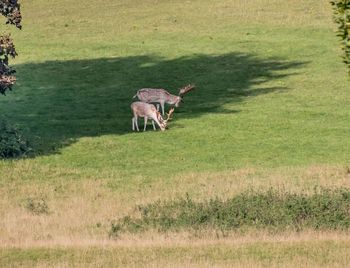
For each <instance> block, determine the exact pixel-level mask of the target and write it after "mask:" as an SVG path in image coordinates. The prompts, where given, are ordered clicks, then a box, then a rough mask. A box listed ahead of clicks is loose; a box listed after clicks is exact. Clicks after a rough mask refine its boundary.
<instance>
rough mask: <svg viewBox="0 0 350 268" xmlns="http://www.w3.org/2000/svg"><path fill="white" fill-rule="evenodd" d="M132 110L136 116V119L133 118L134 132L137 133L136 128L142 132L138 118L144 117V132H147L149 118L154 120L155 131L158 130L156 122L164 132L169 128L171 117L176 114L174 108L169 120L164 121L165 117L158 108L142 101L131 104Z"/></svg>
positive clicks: (169, 114)
mask: <svg viewBox="0 0 350 268" xmlns="http://www.w3.org/2000/svg"><path fill="white" fill-rule="evenodd" d="M131 110H132V112H133V114H134V117H133V118H132V130H133V131H135V127H136V130H137V131H140V130H139V126H138V122H137V119H138V117H143V118H144V120H145V123H144V127H143V131H146V126H147V120H148V118H150V119H152V125H153V129H154V130H156V127H155V125H154V122H156V123H157V125H158V126H159V128H160V129H161V130H162V131H164V130H165V129H166V127H167V123H168V121H169V120H170V119H171V115H172V114H173V112H174V108H172V109H171V110H170V112H169V113H168V114H167V116H168V118H167V119H165V120H164V119H163V117H162V116H161V115H160V113H159V112H158V110H157V108H156V107H155V106H154V105H153V104H149V103H145V102H141V101H136V102H133V103H132V104H131Z"/></svg>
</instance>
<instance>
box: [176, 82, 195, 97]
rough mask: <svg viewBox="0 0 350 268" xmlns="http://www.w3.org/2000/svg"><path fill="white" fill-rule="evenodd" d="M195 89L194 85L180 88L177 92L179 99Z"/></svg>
mask: <svg viewBox="0 0 350 268" xmlns="http://www.w3.org/2000/svg"><path fill="white" fill-rule="evenodd" d="M195 87H196V86H195V85H192V84H188V85H187V86H185V87H183V88H181V89H180V91H179V95H180V97H182V96H183V95H185V94H187V93H188V92H190V91H191V90H193V89H194V88H195Z"/></svg>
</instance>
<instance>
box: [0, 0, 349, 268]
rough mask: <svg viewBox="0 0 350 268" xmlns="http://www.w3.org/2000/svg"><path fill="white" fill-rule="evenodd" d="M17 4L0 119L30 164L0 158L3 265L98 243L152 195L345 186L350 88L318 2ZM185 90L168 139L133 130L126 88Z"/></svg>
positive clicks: (325, 10) (326, 8)
mask: <svg viewBox="0 0 350 268" xmlns="http://www.w3.org/2000/svg"><path fill="white" fill-rule="evenodd" d="M87 2H88V3H87ZM22 9H23V11H22V12H23V16H24V18H23V30H22V31H18V30H15V29H13V27H8V26H3V29H8V30H11V32H12V33H13V34H12V36H13V38H14V39H15V43H16V47H17V50H18V53H19V56H18V58H17V59H16V61H15V65H16V69H17V73H18V83H17V85H16V86H15V88H14V91H13V92H10V93H9V94H8V95H7V96H6V97H0V114H1V115H2V116H3V117H4V118H6V119H7V120H8V121H10V122H12V123H15V124H18V125H19V126H20V127H21V128H22V129H23V130H24V131H25V133H26V135H27V136H28V137H29V139H30V141H31V143H32V147H33V149H34V151H35V155H34V157H33V158H31V159H24V160H14V161H0V178H1V180H0V194H1V195H2V196H3V198H2V200H1V203H0V213H1V215H4V217H2V219H1V220H0V239H1V240H0V241H1V244H2V245H3V247H4V248H5V249H4V251H2V253H1V255H2V256H10V257H4V258H5V259H4V260H5V261H3V260H2V259H1V260H0V264H1V263H6V260H7V261H10V260H11V258H12V260H13V258H14V257H13V256H17V253H16V252H17V251H13V252H12V251H11V252H10V253H9V252H8V251H7V250H8V249H7V248H8V247H13V246H16V247H19V248H21V247H23V246H26V247H35V246H42V247H48V246H53V245H62V244H65V243H66V242H67V241H69V242H67V244H69V245H73V246H76V245H79V244H80V243H81V241H85V242H86V244H88V245H93V241H101V240H102V241H104V240H105V239H107V240H108V235H107V233H108V232H107V231H108V228H109V226H110V222H111V221H112V220H113V219H116V218H120V217H122V216H124V215H125V214H126V213H129V212H130V211H133V209H134V208H135V206H136V205H138V204H144V203H148V202H151V201H154V200H157V199H167V198H171V197H176V196H184V195H185V193H189V194H190V195H191V196H193V197H194V198H197V199H202V198H206V197H209V196H210V197H213V196H216V195H218V196H220V197H230V196H232V195H235V194H237V193H240V192H242V191H244V190H246V189H247V188H250V187H252V188H260V189H267V188H269V187H270V186H273V187H277V188H287V189H288V190H291V191H296V192H304V191H306V192H308V191H311V190H312V189H313V187H314V186H327V187H334V186H346V187H349V186H350V185H349V179H348V172H347V168H346V166H347V164H348V162H349V149H348V148H350V138H349V135H348V133H349V131H350V111H349V109H348V108H347V107H348V103H349V101H350V95H349V94H348V83H349V81H348V76H347V72H346V68H345V66H344V65H343V63H342V62H341V59H340V57H339V55H340V49H339V46H338V41H337V38H336V36H335V33H334V31H333V30H334V25H333V23H332V20H331V15H332V14H331V8H330V5H329V3H328V1H316V0H313V1H301V0H287V1H278V0H253V1H228V0H220V1H208V0H201V1H199V0H198V1H197V0H195V1H185V0H177V1H168V0H134V1H127V0H121V1H113V0H104V1H102V0H97V1H68V0H61V1H55V0H50V1H47V0H46V1H43V0H36V1H33V0H27V1H23V3H22ZM190 82H191V83H195V84H196V85H197V90H196V91H194V92H193V93H191V94H189V95H188V96H186V99H185V103H184V104H183V105H182V106H181V107H180V108H179V109H177V110H176V111H175V115H174V120H173V121H172V122H171V124H170V127H169V130H168V131H166V132H160V131H157V132H154V131H152V130H151V126H149V131H147V132H146V133H133V132H132V131H131V111H130V103H131V102H132V96H133V95H134V94H135V92H136V91H137V90H138V89H139V88H142V87H163V88H166V89H168V90H169V91H171V92H174V93H175V92H177V90H178V89H179V88H180V87H181V86H183V85H185V84H188V83H190ZM141 125H142V124H141ZM30 200H31V201H30ZM40 200H44V201H43V202H44V203H45V204H47V206H48V213H46V214H45V213H44V214H41V215H35V214H33V213H32V212H31V211H29V210H28V202H29V203H30V202H34V203H35V202H39V201H40ZM68 223H69V224H68ZM127 239H129V238H127ZM310 240H311V241H312V239H310ZM330 240H337V239H333V238H332V239H330ZM99 243H100V242H99ZM101 243H102V244H103V242H101ZM203 247H205V246H203ZM320 247H322V248H323V250H326V249H324V245H323V244H322V246H320ZM344 247H345V245H344ZM346 248H348V245H346ZM203 250H206V249H203ZM242 250H246V249H242ZM266 250H268V249H266ZM29 251H30V250H29ZM47 252H48V253H47V254H48V255H50V254H51V253H50V252H51V251H47ZM320 252H321V253H319V254H320V255H322V254H323V253H324V251H320ZM347 252H348V251H347ZM13 254H15V255H13ZM28 254H29V255H30V256H32V255H31V253H28ZM33 254H34V253H33ZM45 254H46V253H45ZM45 254H44V255H45ZM52 254H56V253H52ZM72 254H73V253H72ZM130 254H131V255H132V253H130ZM140 254H141V253H140ZM147 254H148V253H147ZM147 254H146V255H147ZM149 254H151V255H152V254H153V253H149ZM242 254H243V253H242ZM269 254H270V253H269ZM1 255H0V256H1ZM34 255H35V254H34ZM44 255H42V256H44ZM224 255H225V254H224ZM224 255H223V256H221V255H220V256H221V257H220V258H221V259H222V258H225V256H224ZM248 255H249V254H248ZM45 256H47V255H45ZM152 256H153V255H152ZM40 258H41V257H40ZM77 258H80V257H77ZM334 258H335V259H336V258H337V257H334ZM24 259H25V258H24ZM254 260H255V259H253V260H252V261H254ZM247 261H251V259H249V258H248V259H247ZM257 261H258V260H257ZM76 262H77V259H74V263H76ZM258 262H259V261H258ZM44 263H45V260H44ZM49 263H50V262H49ZM170 263H171V262H170ZM199 263H201V262H199ZM205 263H206V262H205ZM205 263H204V264H205ZM326 263H327V262H326ZM328 263H330V262H328ZM344 263H346V262H345V261H344ZM206 264H207V265H208V266H209V265H210V262H209V263H206ZM318 264H319V265H321V264H322V263H321V264H320V263H318ZM41 265H42V266H45V264H41ZM314 265H316V266H317V264H314ZM339 265H341V262H340V263H339Z"/></svg>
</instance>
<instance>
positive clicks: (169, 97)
mask: <svg viewBox="0 0 350 268" xmlns="http://www.w3.org/2000/svg"><path fill="white" fill-rule="evenodd" d="M194 88H195V86H194V85H191V84H189V85H187V86H185V87H183V88H181V89H180V91H179V96H176V95H173V94H170V93H169V92H168V91H166V90H165V89H162V88H142V89H140V90H138V91H137V93H136V95H135V96H134V97H133V98H136V97H138V99H139V100H140V101H142V102H146V103H157V110H159V105H158V103H159V104H160V106H161V108H162V115H163V116H164V104H165V103H167V104H170V105H174V106H175V107H179V105H180V103H181V102H182V101H183V97H184V95H185V94H187V93H188V92H190V91H191V90H193V89H194Z"/></svg>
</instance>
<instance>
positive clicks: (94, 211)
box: [0, 166, 350, 247]
mask: <svg viewBox="0 0 350 268" xmlns="http://www.w3.org/2000/svg"><path fill="white" fill-rule="evenodd" d="M59 172H60V173H61V174H64V173H65V172H64V171H62V170H60V171H59ZM69 172H70V171H69ZM66 173H68V172H66ZM15 176H16V175H15ZM99 176H101V179H98V178H97V179H85V180H72V179H69V178H68V179H64V178H63V177H62V178H58V179H52V180H45V181H40V180H39V181H38V180H32V181H29V180H22V181H20V180H12V179H11V177H9V179H5V178H4V180H2V184H1V185H0V195H1V196H2V198H1V200H0V214H1V215H2V217H1V219H0V245H2V246H3V247H12V246H18V247H30V246H34V245H47V246H49V245H55V246H57V245H87V246H89V245H97V244H102V245H103V244H106V243H107V244H110V243H112V244H114V243H115V242H111V241H110V240H109V239H108V230H109V228H110V223H111V221H112V220H113V219H118V218H120V217H122V216H125V215H126V214H128V213H132V212H133V210H134V209H135V206H136V205H138V204H146V203H149V202H152V201H155V200H158V199H162V200H164V199H171V198H176V197H183V196H185V194H186V193H188V194H189V195H190V196H191V197H193V198H194V199H204V198H205V199H207V198H210V197H216V196H219V197H222V198H228V197H232V196H234V195H236V194H238V193H241V192H242V191H245V190H247V189H250V188H251V189H260V190H263V189H269V188H270V187H273V188H280V189H283V190H288V191H292V192H300V191H302V192H304V193H312V192H313V189H314V187H327V188H332V187H350V175H349V174H348V173H347V169H346V168H345V167H336V166H313V167H308V168H279V169H273V170H271V169H269V170H267V169H260V170H258V169H253V168H246V169H241V170H236V171H226V172H219V173H210V172H205V173H196V174H194V173H189V174H186V173H185V174H181V175H179V176H175V177H173V178H171V179H167V178H160V179H154V180H153V181H150V182H148V183H145V182H144V181H143V180H142V179H141V178H140V179H134V181H133V182H132V184H131V185H130V186H129V187H121V188H120V187H119V185H118V183H117V182H118V181H119V180H120V179H121V178H113V176H111V175H107V176H106V174H99ZM102 178H104V179H103V180H102ZM141 182H142V184H141ZM28 198H29V199H31V200H41V199H43V200H44V201H45V202H46V204H47V206H48V213H47V214H46V213H43V214H40V215H37V214H35V213H33V212H32V211H31V210H30V209H28V208H26V201H27V200H28ZM152 237H153V238H152ZM154 237H156V239H158V238H157V237H158V234H151V235H150V239H151V240H152V239H154ZM186 237H187V238H191V237H192V238H195V237H193V235H191V234H181V235H178V237H177V241H181V239H184V240H185V241H187V240H186V239H185V238H186ZM213 237H215V234H213ZM125 239H127V240H128V239H131V240H132V239H136V240H140V241H143V240H144V239H146V237H145V236H142V237H139V238H137V237H134V238H132V237H131V236H130V235H129V236H126V238H125ZM159 239H161V238H159ZM146 240H147V239H146ZM161 240H162V239H161ZM161 240H160V241H161ZM171 241H174V240H173V239H171ZM124 242H125V241H124ZM124 242H122V243H124ZM186 243H187V242H186Z"/></svg>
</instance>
